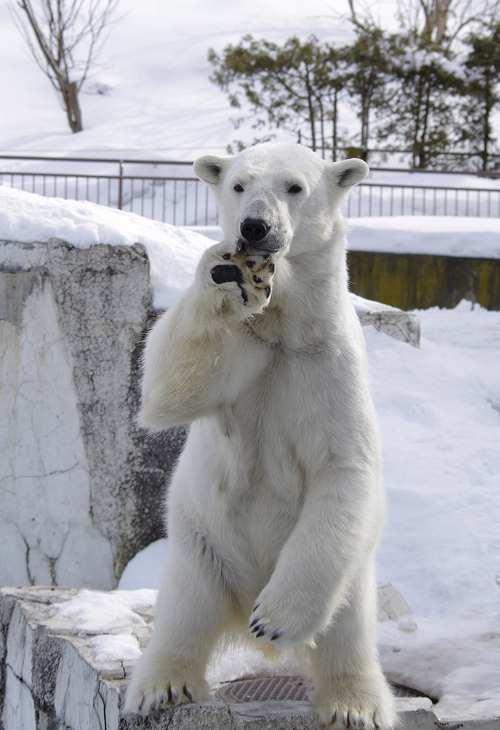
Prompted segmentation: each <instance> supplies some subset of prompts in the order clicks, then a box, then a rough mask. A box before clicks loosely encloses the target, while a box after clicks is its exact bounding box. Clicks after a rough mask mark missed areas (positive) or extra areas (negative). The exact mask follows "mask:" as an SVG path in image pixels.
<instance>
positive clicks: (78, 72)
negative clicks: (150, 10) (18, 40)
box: [10, 0, 119, 132]
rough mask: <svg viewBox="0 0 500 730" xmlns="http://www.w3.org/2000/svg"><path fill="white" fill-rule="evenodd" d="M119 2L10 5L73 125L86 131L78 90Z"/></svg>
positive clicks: (53, 0)
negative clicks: (83, 124)
mask: <svg viewBox="0 0 500 730" xmlns="http://www.w3.org/2000/svg"><path fill="white" fill-rule="evenodd" d="M118 2H119V0H17V2H16V3H12V4H11V5H10V9H11V12H12V15H13V18H14V20H15V22H16V24H17V26H18V27H19V29H20V30H21V32H22V34H23V36H24V37H25V39H26V42H27V43H28V46H29V48H30V50H31V52H32V54H33V56H34V58H35V61H36V62H37V64H38V66H39V67H40V68H41V69H42V71H43V72H44V73H45V74H46V76H48V78H49V79H50V82H51V83H52V86H53V87H54V88H55V89H56V91H57V93H58V95H59V97H60V99H61V100H62V104H63V107H64V110H65V112H66V115H67V118H68V123H69V126H70V127H71V130H72V131H73V132H80V131H81V130H82V129H83V126H82V114H81V110H80V104H79V101H78V92H79V91H80V89H81V87H82V84H83V82H84V81H85V79H86V77H87V73H88V71H89V69H90V67H91V65H92V63H93V62H94V61H95V59H96V56H97V53H98V52H99V50H100V48H101V46H102V41H103V39H104V37H103V35H104V33H103V32H104V29H105V28H106V27H107V26H108V25H109V23H110V20H111V16H112V14H113V12H114V11H115V9H116V7H117V5H118Z"/></svg>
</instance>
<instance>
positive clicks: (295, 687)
mask: <svg viewBox="0 0 500 730" xmlns="http://www.w3.org/2000/svg"><path fill="white" fill-rule="evenodd" d="M311 689H312V688H311V687H310V686H309V685H308V684H307V683H306V682H305V681H304V680H303V679H302V677H253V678H251V679H237V680H235V681H234V682H228V683H227V684H224V685H222V687H219V689H218V690H217V692H216V693H215V694H216V695H217V697H219V699H221V700H222V701H223V702H226V703H227V704H231V703H234V702H236V703H238V702H265V701H266V700H274V701H275V702H279V701H280V700H281V701H284V700H294V701H295V702H304V701H307V700H309V696H310V694H311ZM392 689H393V692H394V695H395V696H396V697H426V696H427V695H424V694H422V693H421V692H419V691H418V690H414V689H411V688H410V687H403V686H402V685H398V684H393V685H392ZM430 699H431V700H432V701H433V702H436V700H435V699H434V698H432V697H431V698H430Z"/></svg>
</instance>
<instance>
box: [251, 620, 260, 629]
mask: <svg viewBox="0 0 500 730" xmlns="http://www.w3.org/2000/svg"><path fill="white" fill-rule="evenodd" d="M258 620H259V619H258V618H254V620H253V621H252V623H251V624H250V628H252V626H255V624H256V623H257V621H258Z"/></svg>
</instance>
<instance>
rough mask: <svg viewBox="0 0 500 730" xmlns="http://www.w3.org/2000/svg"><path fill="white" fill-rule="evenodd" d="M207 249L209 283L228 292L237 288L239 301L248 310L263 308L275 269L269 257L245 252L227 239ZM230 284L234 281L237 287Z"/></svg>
mask: <svg viewBox="0 0 500 730" xmlns="http://www.w3.org/2000/svg"><path fill="white" fill-rule="evenodd" d="M210 253H211V254H212V256H211V257H210V259H211V260H210V277H211V280H212V283H213V284H216V285H218V286H220V287H221V288H222V289H224V290H227V291H228V292H231V291H234V292H236V293H237V294H238V300H239V303H240V304H241V305H242V306H244V307H245V308H246V309H247V310H248V314H254V313H256V312H259V311H260V310H261V309H263V307H264V306H265V305H266V304H267V303H268V301H269V299H270V297H271V293H272V278H273V276H274V272H275V270H276V265H275V262H274V261H273V259H272V257H271V256H270V255H267V256H264V255H257V254H248V253H246V252H245V251H244V250H242V249H240V248H239V247H238V246H237V245H236V244H234V243H230V242H227V241H222V243H220V244H218V245H217V246H214V247H212V248H211V249H210ZM233 284H236V285H237V289H236V287H234V286H232V285H233ZM228 285H229V286H228Z"/></svg>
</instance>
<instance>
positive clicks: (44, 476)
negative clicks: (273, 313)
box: [0, 239, 185, 589]
mask: <svg viewBox="0 0 500 730" xmlns="http://www.w3.org/2000/svg"><path fill="white" fill-rule="evenodd" d="M152 318H153V312H152V309H151V286H150V280H149V262H148V259H147V256H146V252H145V249H144V247H143V246H141V245H139V244H136V245H134V246H130V247H129V246H117V247H111V246H107V245H99V246H94V247H92V248H89V249H83V250H82V249H77V248H74V247H73V246H71V245H69V244H67V243H64V242H63V241H60V240H56V239H53V240H51V241H49V243H43V244H38V243H32V244H18V243H10V242H2V243H0V348H1V352H2V357H1V368H2V372H1V401H2V419H1V421H0V480H1V485H2V489H1V491H0V534H1V535H2V539H1V540H0V585H30V584H31V585H33V584H42V585H65V586H72V587H80V586H83V585H87V586H91V587H95V588H102V589H110V588H113V587H115V586H116V583H117V579H118V578H119V576H120V574H121V572H122V570H123V568H124V567H125V565H126V564H127V562H128V561H129V560H130V559H131V558H132V557H133V556H134V555H135V554H136V553H137V552H138V551H139V550H140V549H141V548H143V547H145V546H146V545H147V544H149V542H151V541H152V540H153V539H156V538H158V537H160V536H161V535H162V525H161V518H160V510H159V509H158V504H159V502H160V500H161V495H162V490H163V486H164V484H165V481H166V479H167V477H168V475H169V473H170V470H171V468H172V464H173V462H174V460H175V457H176V456H177V454H178V452H179V450H180V448H181V446H182V444H183V441H184V436H185V434H184V432H183V431H182V430H178V431H173V432H172V433H170V434H167V435H166V436H164V437H162V438H161V439H160V440H156V441H155V440H149V439H148V438H147V437H146V435H145V433H144V432H143V431H140V430H139V429H138V428H136V426H135V425H134V422H133V416H134V414H135V413H136V411H137V406H138V382H139V378H138V374H139V357H140V350H141V342H142V339H143V335H144V332H145V331H146V330H147V328H148V326H149V325H150V323H151V321H152Z"/></svg>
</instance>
